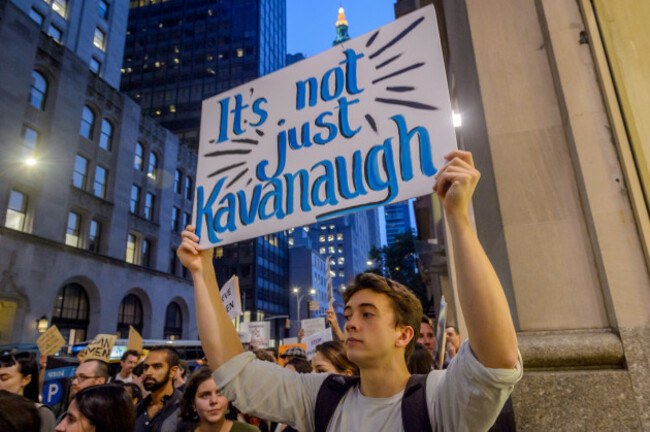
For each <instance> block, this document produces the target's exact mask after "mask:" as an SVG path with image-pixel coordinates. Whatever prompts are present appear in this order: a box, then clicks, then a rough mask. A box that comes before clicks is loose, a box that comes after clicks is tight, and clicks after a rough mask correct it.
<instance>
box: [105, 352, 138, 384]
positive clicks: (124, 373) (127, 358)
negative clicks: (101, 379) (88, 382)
mask: <svg viewBox="0 0 650 432" xmlns="http://www.w3.org/2000/svg"><path fill="white" fill-rule="evenodd" d="M138 357H139V354H138V352H137V351H135V350H128V351H126V352H125V353H124V354H122V359H121V360H120V371H119V372H118V373H117V375H115V376H114V377H111V381H122V382H124V383H130V382H133V368H134V367H136V365H137V364H138Z"/></svg>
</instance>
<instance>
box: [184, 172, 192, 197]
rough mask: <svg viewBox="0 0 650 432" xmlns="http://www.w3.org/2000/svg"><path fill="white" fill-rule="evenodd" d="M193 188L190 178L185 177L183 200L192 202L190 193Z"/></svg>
mask: <svg viewBox="0 0 650 432" xmlns="http://www.w3.org/2000/svg"><path fill="white" fill-rule="evenodd" d="M193 190H194V188H193V187H192V177H190V176H187V177H185V199H187V200H190V201H192V192H193Z"/></svg>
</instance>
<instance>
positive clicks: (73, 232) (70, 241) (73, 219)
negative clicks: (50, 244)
mask: <svg viewBox="0 0 650 432" xmlns="http://www.w3.org/2000/svg"><path fill="white" fill-rule="evenodd" d="M80 226H81V216H79V214H78V213H75V212H70V213H68V226H67V228H66V230H65V244H67V245H68V246H73V247H79V228H80Z"/></svg>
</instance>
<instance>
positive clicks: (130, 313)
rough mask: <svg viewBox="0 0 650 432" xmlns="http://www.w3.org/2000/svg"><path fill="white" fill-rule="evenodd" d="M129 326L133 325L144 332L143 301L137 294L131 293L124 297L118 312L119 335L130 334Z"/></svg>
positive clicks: (125, 335)
mask: <svg viewBox="0 0 650 432" xmlns="http://www.w3.org/2000/svg"><path fill="white" fill-rule="evenodd" d="M129 326H133V328H134V329H136V330H137V331H138V333H140V334H142V302H141V301H140V299H139V298H138V297H137V296H136V295H135V294H129V295H127V296H126V297H124V298H123V299H122V302H121V303H120V309H119V310H118V312H117V332H118V333H119V337H123V338H126V337H127V336H128V335H129Z"/></svg>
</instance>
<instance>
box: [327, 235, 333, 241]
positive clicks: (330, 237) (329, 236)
mask: <svg viewBox="0 0 650 432" xmlns="http://www.w3.org/2000/svg"><path fill="white" fill-rule="evenodd" d="M327 241H328V242H331V241H334V234H328V235H327Z"/></svg>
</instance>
